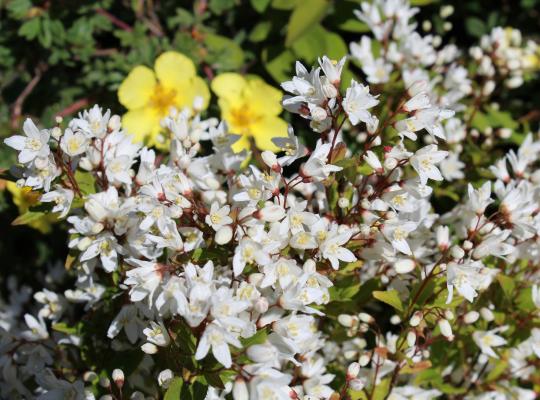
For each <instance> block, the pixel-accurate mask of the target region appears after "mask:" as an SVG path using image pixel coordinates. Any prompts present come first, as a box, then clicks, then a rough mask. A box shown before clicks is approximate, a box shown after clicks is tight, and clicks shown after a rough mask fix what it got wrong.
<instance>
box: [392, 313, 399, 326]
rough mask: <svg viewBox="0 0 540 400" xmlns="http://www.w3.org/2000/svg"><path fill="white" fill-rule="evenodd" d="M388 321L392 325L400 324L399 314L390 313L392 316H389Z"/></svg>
mask: <svg viewBox="0 0 540 400" xmlns="http://www.w3.org/2000/svg"><path fill="white" fill-rule="evenodd" d="M390 323H391V324H392V325H398V324H400V323H401V318H400V316H399V315H392V316H391V317H390Z"/></svg>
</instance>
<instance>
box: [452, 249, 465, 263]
mask: <svg viewBox="0 0 540 400" xmlns="http://www.w3.org/2000/svg"><path fill="white" fill-rule="evenodd" d="M450 255H451V256H452V258H454V260H461V259H462V258H463V257H464V256H465V250H463V249H462V248H461V247H459V246H452V248H451V249H450Z"/></svg>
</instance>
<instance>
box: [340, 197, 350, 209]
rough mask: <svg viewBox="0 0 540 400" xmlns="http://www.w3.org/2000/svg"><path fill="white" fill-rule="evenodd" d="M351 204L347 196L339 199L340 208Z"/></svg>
mask: <svg viewBox="0 0 540 400" xmlns="http://www.w3.org/2000/svg"><path fill="white" fill-rule="evenodd" d="M349 204H350V201H349V199H348V198H346V197H340V198H339V199H338V206H339V208H347V207H349Z"/></svg>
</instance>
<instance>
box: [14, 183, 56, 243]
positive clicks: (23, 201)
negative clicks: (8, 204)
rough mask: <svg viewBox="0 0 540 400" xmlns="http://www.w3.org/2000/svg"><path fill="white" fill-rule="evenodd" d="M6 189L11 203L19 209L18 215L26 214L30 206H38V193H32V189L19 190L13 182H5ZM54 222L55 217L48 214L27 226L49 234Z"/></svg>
mask: <svg viewBox="0 0 540 400" xmlns="http://www.w3.org/2000/svg"><path fill="white" fill-rule="evenodd" d="M6 188H7V190H8V191H9V192H10V193H11V195H12V197H13V203H14V204H15V205H16V206H17V208H18V209H19V215H23V214H24V213H26V212H27V211H28V210H29V209H30V207H31V206H35V205H37V204H39V197H40V194H39V193H38V192H33V191H32V189H31V188H29V187H27V186H26V187H23V188H20V187H18V186H17V184H16V183H15V182H7V183H6ZM54 221H57V215H56V214H51V213H49V214H46V215H44V216H42V217H40V218H38V219H36V220H34V221H32V222H30V223H28V226H30V227H32V228H34V229H37V230H38V231H40V232H41V233H49V232H50V231H51V225H52V223H53V222H54Z"/></svg>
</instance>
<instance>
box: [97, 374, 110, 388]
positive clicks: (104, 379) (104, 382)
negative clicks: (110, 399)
mask: <svg viewBox="0 0 540 400" xmlns="http://www.w3.org/2000/svg"><path fill="white" fill-rule="evenodd" d="M99 386H101V387H103V388H108V387H109V386H111V380H110V379H109V378H107V377H106V376H102V377H101V378H99Z"/></svg>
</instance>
